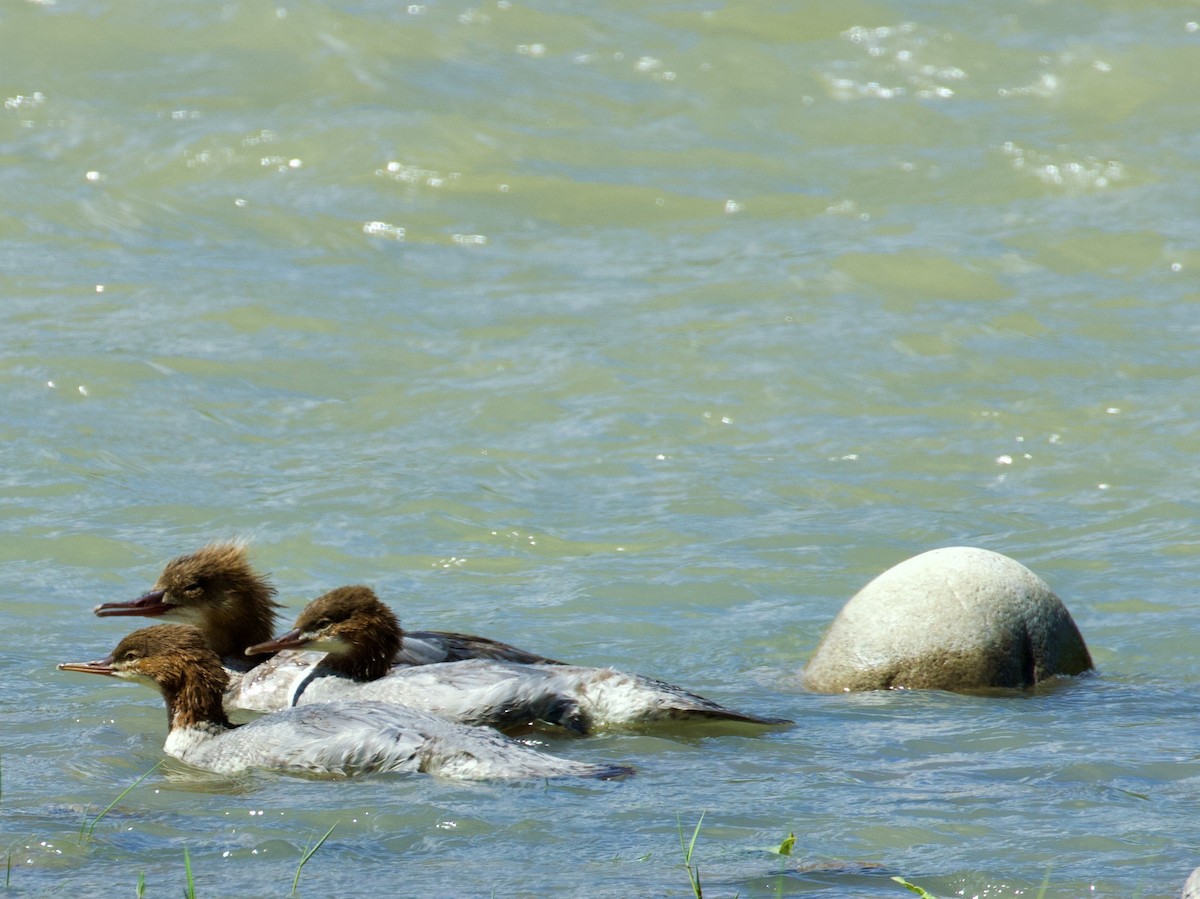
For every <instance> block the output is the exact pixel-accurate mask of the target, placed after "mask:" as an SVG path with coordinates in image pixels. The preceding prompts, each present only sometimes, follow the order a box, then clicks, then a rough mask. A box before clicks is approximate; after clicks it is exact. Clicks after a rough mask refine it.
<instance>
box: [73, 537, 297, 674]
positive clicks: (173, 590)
mask: <svg viewBox="0 0 1200 899" xmlns="http://www.w3.org/2000/svg"><path fill="white" fill-rule="evenodd" d="M274 595H275V588H274V587H273V586H272V585H271V583H270V581H269V580H268V579H267V578H266V577H265V576H263V575H260V574H258V573H257V572H256V571H255V570H254V569H253V568H252V567H250V563H249V561H248V560H247V558H246V545H245V544H244V543H239V542H229V543H211V544H209V545H208V546H205V547H204V548H202V549H200V550H198V551H196V552H194V553H192V554H191V555H187V556H179V557H178V558H175V559H172V560H171V561H170V562H168V563H167V564H166V567H164V568H163V570H162V574H160V575H159V576H158V581H157V582H156V583H155V585H154V589H152V590H151V591H150V592H149V593H147V594H145V595H144V596H140V597H138V598H137V599H135V600H132V601H130V602H107V603H102V604H100V605H98V606H96V607H95V609H93V611H94V612H95V613H96V614H97V615H98V616H100V617H102V618H106V617H110V616H116V615H142V616H146V617H151V618H157V617H162V618H166V619H168V620H171V621H179V622H183V623H185V624H191V625H194V626H196V627H198V628H199V629H200V630H201V632H202V633H203V634H204V638H205V640H206V641H207V642H208V645H209V647H210V648H211V649H212V650H214V651H215V652H216V653H217V655H219V656H221V657H222V658H224V659H230V658H233V659H242V658H244V656H243V653H242V647H244V646H246V645H247V644H248V643H253V642H255V641H257V640H262V639H266V638H267V637H269V636H270V635H271V633H272V632H273V630H274V626H275V610H276V609H277V608H279V605H278V603H276V602H275V601H274V600H273V599H272V597H273V596H274Z"/></svg>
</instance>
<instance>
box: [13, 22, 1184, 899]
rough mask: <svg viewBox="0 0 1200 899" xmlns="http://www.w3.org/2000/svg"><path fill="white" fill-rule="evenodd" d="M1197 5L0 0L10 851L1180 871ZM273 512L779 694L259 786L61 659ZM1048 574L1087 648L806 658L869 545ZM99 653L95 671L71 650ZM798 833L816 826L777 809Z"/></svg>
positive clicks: (1024, 872)
mask: <svg viewBox="0 0 1200 899" xmlns="http://www.w3.org/2000/svg"><path fill="white" fill-rule="evenodd" d="M1198 22H1200V12H1198V11H1197V8H1196V6H1195V5H1194V4H1190V3H1182V2H1180V3H1171V2H1163V3H1156V4H1140V3H1131V2H1124V3H1122V2H1093V3H1084V2H1066V3H1054V4H1041V3H1017V4H1010V5H1005V6H1004V7H1003V8H996V7H988V6H980V5H974V4H965V3H959V4H946V3H918V2H899V0H897V2H880V3H858V2H850V3H844V4H836V5H835V4H760V3H730V4H719V3H703V2H702V3H668V4H657V5H647V6H644V7H642V6H634V5H629V4H618V3H598V4H591V5H589V6H588V7H587V8H586V10H585V9H584V8H583V7H578V6H576V5H573V4H565V3H563V4H555V3H541V4H524V3H517V2H511V3H510V2H503V3H491V2H489V3H485V4H482V5H479V6H474V7H473V6H469V5H467V4H449V3H448V4H441V3H430V4H420V5H413V6H406V5H395V4H382V3H358V4H333V5H318V4H311V3H299V4H290V3H289V4H286V5H279V6H268V5H262V4H250V3H230V4H225V5H221V6H203V5H201V6H197V5H194V4H182V3H170V2H167V3H153V4H151V3H127V4H117V3H99V4H96V3H92V4H84V3H78V2H70V0H62V2H44V3H28V2H26V3H16V4H10V5H8V6H6V7H5V8H4V9H3V10H0V94H2V95H3V98H4V100H5V104H4V108H3V109H2V110H0V195H2V196H3V203H2V204H0V297H2V299H3V302H2V303H0V324H2V327H3V330H2V332H0V335H2V336H0V391H2V393H0V395H2V396H3V409H4V412H3V415H2V416H0V439H2V440H3V459H4V465H3V468H2V469H0V530H2V533H3V535H4V539H3V541H0V589H2V591H3V595H4V597H5V602H4V603H3V606H2V607H0V608H2V610H3V611H2V612H0V614H2V616H3V617H2V618H0V620H2V621H3V624H4V629H5V635H6V641H5V642H6V648H5V652H4V653H3V656H2V657H0V714H2V715H3V719H4V730H3V743H2V745H0V753H2V755H0V774H2V781H0V786H2V789H0V828H2V830H0V839H2V840H3V845H2V846H0V848H5V849H6V851H7V854H8V857H9V858H10V859H11V871H10V872H9V874H8V876H7V878H6V880H7V886H6V891H7V892H10V893H12V894H13V895H21V896H25V895H28V896H36V895H62V894H64V893H66V892H67V891H70V892H71V893H73V894H76V895H82V896H88V895H104V896H109V895H114V894H115V895H119V894H121V893H122V892H124V891H126V890H127V891H128V893H129V894H132V893H133V891H134V889H135V886H136V883H137V880H138V876H139V874H140V873H142V872H144V874H145V878H146V884H147V894H148V895H162V894H164V893H172V892H177V891H178V890H180V889H182V888H183V883H184V865H183V852H184V850H185V849H187V851H188V853H189V856H190V862H191V866H192V870H193V873H194V875H195V877H196V882H197V892H198V894H200V895H208V896H213V895H235V894H236V895H244V896H282V895H286V894H287V893H288V892H289V890H290V888H291V883H292V878H293V876H294V874H295V870H296V866H297V864H298V863H299V860H300V857H301V854H302V853H303V851H304V849H305V847H306V845H308V844H310V843H311V842H314V841H315V840H316V839H317V838H319V836H320V835H321V834H322V833H324V832H325V830H326V829H327V828H328V827H329V825H330V824H332V823H334V822H335V821H336V822H337V824H338V826H337V828H336V830H335V831H334V833H333V834H332V835H331V837H330V838H329V841H328V842H327V843H326V844H325V845H324V846H323V847H322V848H321V850H320V851H319V852H318V853H317V855H316V856H314V857H313V859H312V860H311V861H310V862H309V863H308V864H307V866H306V867H305V869H304V873H303V877H302V878H301V893H302V894H304V895H312V896H318V895H356V896H358V895H361V896H369V895H392V894H400V895H413V896H416V895H446V896H449V895H455V896H493V895H494V896H498V897H499V896H513V897H540V896H557V895H589V896H601V897H627V896H669V895H675V896H687V895H690V887H689V886H688V881H687V876H686V873H685V871H684V869H683V866H682V855H681V852H680V847H679V841H678V822H680V821H681V822H682V824H683V827H684V830H685V832H686V833H687V834H689V835H690V832H691V828H692V827H693V826H694V824H695V822H696V820H698V819H699V817H700V815H701V813H704V814H705V818H704V827H703V829H702V831H701V834H700V837H699V839H698V841H697V845H696V852H695V856H694V858H693V861H694V862H696V863H698V864H699V866H700V872H701V878H702V881H703V885H704V890H705V895H706V896H732V895H734V894H737V895H740V896H743V897H754V896H763V897H767V896H799V895H810V894H811V895H820V896H830V897H843V896H879V897H886V896H902V895H908V894H907V893H906V892H905V891H904V889H903V888H902V887H900V886H899V885H897V884H895V883H893V882H892V881H891V879H890V877H891V876H892V875H903V876H905V877H906V878H908V879H909V880H911V881H914V882H917V883H920V884H921V885H923V886H924V887H926V888H927V889H929V890H930V891H932V892H934V893H936V894H937V895H939V896H953V895H961V896H1018V895H1036V894H1037V892H1038V889H1039V888H1040V885H1041V884H1042V882H1043V880H1044V879H1047V880H1048V884H1049V886H1048V887H1047V888H1046V891H1045V896H1047V897H1062V899H1074V897H1079V896H1082V895H1091V896H1105V897H1129V896H1139V895H1140V896H1144V897H1150V896H1173V895H1176V894H1177V893H1178V890H1179V887H1180V885H1181V884H1182V882H1183V880H1184V878H1185V877H1186V875H1187V873H1188V871H1190V870H1191V868H1192V867H1194V866H1196V865H1197V864H1200V852H1198V850H1197V846H1198V844H1200V824H1198V823H1197V821H1198V820H1200V816H1198V815H1197V812H1198V810H1200V802H1198V799H1197V797H1198V796H1200V728H1198V727H1197V725H1196V723H1195V722H1196V718H1197V713H1198V712H1200V700H1198V699H1197V697H1196V690H1195V688H1196V686H1197V684H1200V662H1198V661H1197V658H1196V654H1195V652H1194V644H1195V638H1194V634H1195V633H1196V631H1197V629H1198V628H1200V604H1198V603H1197V601H1196V598H1195V597H1196V595H1197V592H1198V587H1200V575H1198V569H1200V544H1198V542H1197V538H1196V524H1197V517H1198V516H1197V512H1198V508H1200V487H1198V484H1197V477H1196V470H1197V467H1196V461H1195V460H1196V458H1197V452H1198V451H1200V424H1198V422H1200V414H1198V413H1200V399H1198V397H1200V390H1198V388H1200V349H1198V343H1200V340H1198V338H1200V287H1198V282H1197V279H1196V271H1197V269H1198V268H1200V249H1198V247H1200V215H1198V212H1200V187H1198V186H1197V185H1198V184H1200V178H1198V177H1197V176H1198V175H1200V139H1198V137H1197V134H1198V132H1197V129H1196V114H1195V106H1196V104H1195V90H1194V82H1195V77H1196V75H1195V73H1196V70H1197V59H1198V58H1200V46H1198V45H1200V24H1198ZM231 535H242V536H247V537H250V538H252V539H253V552H254V558H255V560H256V561H257V562H258V563H259V564H260V565H261V566H262V567H263V568H264V569H265V570H269V571H271V572H273V574H274V576H275V579H276V581H277V583H278V584H279V586H280V588H281V596H282V598H283V599H284V600H285V601H286V602H287V604H288V605H289V606H291V607H292V608H293V609H294V608H298V607H299V606H300V605H302V604H303V602H305V601H306V600H307V599H310V598H312V597H313V596H315V595H316V594H317V593H319V592H321V591H323V590H325V589H327V588H329V587H332V586H335V585H337V584H342V583H349V582H367V583H370V584H372V585H373V586H375V587H376V588H377V590H378V591H379V592H380V593H381V595H383V596H385V597H386V598H387V599H389V601H391V602H392V604H393V605H394V606H395V607H396V608H397V609H398V610H399V612H400V614H401V616H402V618H403V620H404V621H406V622H407V623H409V624H411V625H413V626H419V627H423V628H435V627H440V628H454V629H466V630H474V631H477V632H480V633H485V634H488V635H491V636H494V637H497V638H501V639H506V640H510V641H513V642H516V643H518V644H520V645H522V646H525V647H526V648H529V649H532V650H536V651H541V652H545V653H547V654H550V655H553V656H556V657H559V658H564V659H569V660H572V661H577V662H580V663H588V664H614V665H617V666H620V667H623V668H627V669H631V670H637V671H641V672H644V673H646V674H651V675H655V676H658V677H661V678H665V679H668V680H671V681H673V682H675V683H679V684H682V685H685V686H687V687H689V688H691V689H693V690H696V691H698V692H701V693H704V694H705V695H709V696H711V697H713V698H714V699H718V700H722V701H725V702H727V703H729V704H732V705H736V706H740V707H745V708H747V709H751V710H754V711H757V712H760V713H762V714H767V715H787V716H791V717H794V718H796V720H797V721H798V722H799V723H798V726H797V727H796V728H794V729H792V730H790V731H786V732H781V733H771V734H767V735H755V734H745V735H726V736H704V735H693V736H689V737H682V738H673V737H670V736H666V735H635V734H610V735H605V736H601V737H598V738H595V739H589V740H568V739H565V738H547V739H546V741H545V742H546V745H547V747H548V748H550V749H552V750H553V751H556V752H560V753H562V754H566V755H571V756H573V757H578V758H586V759H596V760H600V759H603V760H609V761H620V762H625V763H630V764H633V765H635V766H636V767H637V769H638V772H639V773H638V775H637V777H635V778H633V779H632V780H629V781H626V782H623V783H616V784H596V785H575V784H552V785H549V786H546V785H543V784H537V785H518V786H512V785H493V784H484V785H461V784H454V783H445V782H440V781H435V780H431V779H419V778H409V779H396V778H393V779H387V778H379V779H369V780H364V781H359V782H351V783H320V782H308V781H302V780H294V779H283V778H273V777H267V776H264V777H256V778H250V779H246V780H240V781H236V782H230V781H227V780H220V779H212V778H205V777H200V776H197V775H195V774H191V773H188V772H185V771H184V770H183V769H182V768H180V767H178V766H174V767H173V766H166V767H165V768H164V769H163V770H162V771H160V772H155V773H154V774H152V775H151V776H150V777H149V778H148V779H147V780H146V781H145V782H144V783H143V784H141V785H140V786H139V787H138V788H137V789H136V790H134V791H133V792H131V793H130V794H129V795H128V796H127V797H126V798H125V799H123V800H122V801H121V802H120V803H118V805H117V806H116V807H115V808H114V809H113V810H112V811H111V812H110V813H109V814H108V815H107V816H106V817H105V818H104V819H103V820H102V821H101V822H100V823H99V824H98V825H97V827H96V830H95V833H94V835H93V837H92V838H91V840H89V841H84V842H82V843H81V842H80V841H79V834H80V827H81V824H82V823H83V822H84V821H85V819H90V818H91V817H94V815H95V814H97V813H98V812H99V810H100V809H102V808H104V806H106V805H107V804H108V803H109V802H110V801H112V799H114V798H115V797H116V796H117V795H118V794H119V793H120V792H121V791H122V790H123V789H124V788H125V787H127V786H128V785H129V784H131V783H132V782H133V781H134V780H135V779H136V778H137V777H138V776H139V775H140V774H141V773H143V772H144V771H146V770H147V769H149V768H150V767H151V766H152V765H154V763H155V762H157V761H158V760H159V759H160V758H161V757H162V753H161V745H162V739H163V736H164V721H163V714H162V709H161V704H160V700H158V698H157V697H155V696H153V695H151V694H150V693H149V691H145V690H139V689H138V688H136V687H133V686H130V685H127V684H106V683H99V684H98V683H94V682H91V681H87V679H85V678H79V677H73V676H70V675H65V674H62V673H60V672H57V671H55V670H54V664H55V663H56V662H59V661H63V660H66V659H78V658H94V657H96V656H98V655H102V654H103V653H104V652H107V650H108V649H110V648H111V646H112V645H113V644H114V643H115V642H116V640H117V639H118V638H119V637H120V636H121V635H122V633H123V632H124V630H125V627H124V625H122V624H121V623H120V621H119V620H118V621H100V620H98V619H94V618H93V617H92V616H91V615H90V614H89V612H88V609H89V608H90V607H91V606H92V605H93V604H94V603H96V602H99V601H102V600H116V599H126V598H131V597H132V596H134V595H137V594H138V593H140V592H141V591H143V590H144V589H146V588H147V587H148V586H149V585H150V584H151V583H152V582H153V578H154V576H155V574H156V572H157V570H158V568H159V567H160V565H161V564H162V562H163V561H164V560H165V559H167V558H169V557H170V556H173V555H176V554H178V553H181V552H187V551H189V550H191V549H194V548H196V547H198V546H199V545H200V544H202V543H204V542H206V541H207V540H209V539H213V538H217V537H228V536H231ZM955 544H969V545H978V546H983V547H986V548H989V549H993V550H997V551H999V552H1004V553H1007V554H1008V555H1011V556H1013V557H1014V558H1016V559H1017V560H1019V561H1021V562H1023V563H1024V564H1026V565H1028V566H1030V567H1031V568H1033V569H1034V570H1035V571H1036V572H1038V573H1039V574H1040V575H1042V576H1043V577H1044V578H1046V579H1047V580H1048V581H1049V582H1050V584H1051V585H1052V586H1053V587H1054V588H1055V589H1056V590H1057V591H1058V592H1059V594H1060V595H1061V596H1062V597H1063V599H1064V600H1065V601H1066V603H1067V605H1068V606H1069V607H1070V609H1071V610H1072V612H1073V613H1074V615H1075V617H1076V620H1077V621H1078V623H1079V625H1080V627H1081V629H1082V631H1083V633H1084V635H1085V637H1086V638H1087V640H1088V642H1089V644H1090V646H1091V648H1092V650H1093V653H1094V655H1095V657H1096V660H1097V663H1098V665H1099V668H1100V675H1099V676H1098V677H1096V678H1092V679H1087V680H1084V681H1081V682H1078V683H1072V684H1068V685H1064V686H1061V687H1059V688H1055V689H1050V690H1046V691H1044V692H1039V693H1036V694H1031V695H1020V696H1007V697H962V696H952V695H943V694H922V695H903V694H898V695H891V694H887V695H867V696H851V697H844V696H841V697H826V696H814V695H809V694H806V693H804V692H803V691H802V690H801V689H800V688H799V686H798V682H797V674H798V672H799V670H800V668H801V667H802V665H803V663H804V662H805V660H806V659H807V658H808V656H809V654H810V653H811V652H812V650H813V648H814V647H815V646H816V643H817V641H818V640H819V638H820V635H821V633H822V632H823V629H824V628H825V626H826V625H827V624H828V622H829V621H830V620H831V619H832V617H833V615H834V614H835V613H836V611H837V609H838V608H840V606H841V604H842V603H843V602H844V601H845V600H846V599H847V598H848V597H849V596H850V595H851V594H852V593H854V592H855V591H856V590H857V589H858V588H859V587H860V586H862V584H864V583H866V581H867V580H869V579H870V578H871V577H873V576H874V575H875V574H877V573H879V572H880V571H882V570H883V569H885V568H887V567H889V566H890V565H892V564H895V563H896V562H899V561H900V560H902V559H904V558H906V557H908V556H911V555H914V554H916V553H918V552H921V551H924V550H926V549H929V548H932V547H935V546H946V545H955ZM85 681H87V682H85ZM789 832H794V833H795V834H796V847H795V850H794V854H793V855H792V856H791V857H790V858H788V859H783V858H780V857H778V856H775V855H773V854H771V853H770V852H768V851H767V850H768V849H770V848H773V847H777V846H778V845H779V842H780V841H781V840H782V839H783V838H784V837H785V836H786V835H787V834H788V833H789Z"/></svg>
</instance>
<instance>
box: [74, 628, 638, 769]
mask: <svg viewBox="0 0 1200 899" xmlns="http://www.w3.org/2000/svg"><path fill="white" fill-rule="evenodd" d="M58 667H59V668H60V669H61V670H63V671H80V672H84V673H87V674H102V675H108V676H112V677H120V678H125V679H128V680H133V681H138V682H140V683H145V684H149V685H150V686H153V687H156V688H157V689H158V690H159V691H160V692H161V693H162V695H163V696H164V697H165V699H166V703H167V721H168V734H167V740H166V743H165V745H164V746H163V750H164V751H165V752H166V753H167V754H168V755H171V756H174V757H175V758H177V759H179V760H180V761H182V762H186V763H187V764H189V765H192V766H194V767H196V768H203V769H205V770H207V771H213V772H216V773H218V774H237V773H239V772H242V771H246V770H249V769H267V770H271V771H280V772H285V773H291V774H310V775H311V774H318V775H330V776H341V777H347V776H351V775H355V774H363V773H370V772H422V773H426V774H438V775H441V776H443V777H457V778H475V779H491V778H535V777H536V778H546V777H564V776H575V777H596V778H603V779H608V778H613V777H622V776H625V775H628V774H630V773H632V769H630V768H626V767H622V766H617V765H594V764H588V763H585V762H577V761H572V760H568V759H562V758H558V757H556V756H553V755H548V754H547V753H544V752H539V751H538V750H536V749H533V748H531V747H529V746H526V745H524V744H522V743H519V742H516V741H515V740H510V739H508V738H507V737H505V736H504V735H502V734H500V733H498V732H497V731H494V730H491V729H490V728H484V727H470V726H468V725H464V724H458V723H455V722H452V721H448V720H446V719H445V718H440V717H438V716H436V715H431V714H428V713H426V712H421V711H417V710H414V709H408V708H404V707H402V706H397V705H389V704H385V703H375V702H334V703H320V704H314V705H306V706H304V707H302V708H290V709H284V710H282V711H279V712H275V713H273V714H270V715H265V716H263V717H262V718H258V719H256V720H254V721H251V722H250V723H248V724H243V725H232V724H230V723H229V719H228V718H227V717H226V715H225V710H224V708H223V706H222V695H223V693H224V691H225V686H226V678H227V674H226V672H225V670H224V668H223V667H222V666H221V660H220V659H219V658H218V657H217V655H216V653H214V652H213V651H212V650H211V649H210V648H209V647H208V645H207V642H206V640H205V637H204V635H203V634H202V633H201V632H200V631H199V630H198V629H197V628H195V627H191V626H189V625H182V624H158V625H152V626H151V627H144V628H141V629H140V630H136V631H134V632H133V633H131V634H129V635H128V636H127V637H125V638H124V639H123V640H121V642H120V643H118V644H117V648H116V649H114V650H113V652H112V654H111V655H109V656H108V657H107V658H103V659H96V660H94V661H91V662H64V663H62V664H60V665H59V666H58Z"/></svg>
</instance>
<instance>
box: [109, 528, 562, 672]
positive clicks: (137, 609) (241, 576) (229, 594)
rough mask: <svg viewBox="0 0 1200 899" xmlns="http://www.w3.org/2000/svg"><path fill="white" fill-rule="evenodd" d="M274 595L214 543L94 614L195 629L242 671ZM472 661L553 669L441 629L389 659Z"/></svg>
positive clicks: (237, 551) (234, 551) (409, 636)
mask: <svg viewBox="0 0 1200 899" xmlns="http://www.w3.org/2000/svg"><path fill="white" fill-rule="evenodd" d="M275 592H276V591H275V587H274V586H273V585H272V584H271V582H270V580H269V578H268V577H266V576H265V575H261V574H259V573H258V572H256V571H255V570H254V569H253V568H252V567H251V565H250V562H249V560H248V559H247V558H246V545H245V544H244V543H240V542H237V541H229V542H218V543H210V544H209V545H208V546H205V547H202V548H201V549H199V550H197V551H196V552H194V553H191V554H190V555H186V556H179V557H178V558H175V559H172V560H171V561H170V562H168V563H167V564H166V566H165V567H164V568H163V570H162V574H160V575H159V576H158V580H157V582H156V583H155V584H154V587H153V589H151V590H150V592H149V593H146V594H145V595H143V596H140V597H138V598H137V599H134V600H131V601H129V602H106V603H102V604H100V605H98V606H96V607H95V608H94V609H93V611H94V612H95V614H96V615H98V616H100V617H102V618H105V617H110V616H116V615H142V616H145V617H148V618H164V619H166V620H168V621H178V622H181V623H183V624H192V625H195V626H196V627H198V628H200V630H201V631H202V632H203V633H204V636H205V638H206V639H207V640H208V641H209V646H210V647H211V648H212V649H213V650H214V651H215V652H216V653H217V655H219V656H220V657H221V659H222V661H223V662H224V663H225V665H226V666H228V667H229V668H231V669H233V670H234V671H245V670H247V669H249V668H252V667H254V666H255V665H256V664H258V663H261V662H263V661H264V659H263V658H262V657H259V658H254V659H252V658H249V657H247V656H246V654H245V652H244V650H245V648H246V647H247V646H250V645H252V644H256V643H262V642H264V641H266V640H270V639H271V637H272V635H273V634H274V633H275V615H276V610H277V609H279V608H281V606H280V605H279V604H278V603H277V602H275V600H274V596H275ZM477 658H478V659H505V660H508V661H513V662H527V663H537V664H546V665H553V664H556V663H555V661H554V660H553V659H548V658H546V657H545V656H540V655H537V654H535V653H532V652H526V651H525V650H523V649H518V648H517V647H515V646H510V645H509V644H507V643H501V642H500V641H498V640H490V639H488V638H487V637H475V636H472V635H470V634H460V633H452V632H445V631H415V632H414V631H409V632H407V633H405V635H404V643H403V648H402V650H401V652H400V654H399V655H398V656H397V658H396V659H395V661H396V662H397V663H398V664H407V665H425V664H429V663H432V662H453V661H458V660H460V659H477ZM271 661H272V662H273V663H276V664H283V665H294V664H296V663H298V662H300V661H301V660H297V659H296V658H295V657H294V656H285V657H283V658H278V657H276V658H275V659H272V660H271ZM260 679H261V677H260Z"/></svg>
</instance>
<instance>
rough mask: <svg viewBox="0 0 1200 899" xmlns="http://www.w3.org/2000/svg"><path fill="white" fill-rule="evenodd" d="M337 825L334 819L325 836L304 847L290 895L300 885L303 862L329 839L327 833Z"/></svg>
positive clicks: (293, 893) (331, 831)
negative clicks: (312, 844) (310, 846)
mask: <svg viewBox="0 0 1200 899" xmlns="http://www.w3.org/2000/svg"><path fill="white" fill-rule="evenodd" d="M337 826H338V822H336V821H334V822H333V823H332V824H330V825H329V830H327V831H325V836H323V837H321V839H319V840H317V845H315V846H313V847H312V848H311V849H309V848H308V847H307V846H305V847H304V852H303V853H302V854H301V856H300V864H298V865H297V866H296V876H295V877H293V878H292V895H293V896H295V895H296V890H297V888H298V887H299V886H300V872H301V871H303V870H304V865H305V863H306V862H307V861H308V860H309V859H310V858H312V857H313V856H314V855H316V854H317V850H318V849H320V848H321V847H322V846H323V845H324V844H325V841H326V840H328V839H329V835H330V834H331V833H333V829H334V828H335V827H337Z"/></svg>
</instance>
